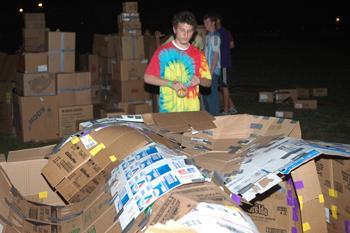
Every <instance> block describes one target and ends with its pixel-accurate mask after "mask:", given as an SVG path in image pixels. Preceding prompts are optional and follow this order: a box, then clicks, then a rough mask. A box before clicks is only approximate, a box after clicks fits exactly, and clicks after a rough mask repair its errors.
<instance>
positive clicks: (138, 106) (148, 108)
mask: <svg viewBox="0 0 350 233" xmlns="http://www.w3.org/2000/svg"><path fill="white" fill-rule="evenodd" d="M118 108H120V109H123V111H124V112H125V113H127V114H143V113H151V112H152V103H151V102H148V103H147V102H145V103H118Z"/></svg>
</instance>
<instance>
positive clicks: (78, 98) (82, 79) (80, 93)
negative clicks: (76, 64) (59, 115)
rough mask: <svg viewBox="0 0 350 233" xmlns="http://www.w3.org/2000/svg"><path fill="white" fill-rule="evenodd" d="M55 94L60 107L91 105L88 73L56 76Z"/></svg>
mask: <svg viewBox="0 0 350 233" xmlns="http://www.w3.org/2000/svg"><path fill="white" fill-rule="evenodd" d="M57 94H58V105H59V106H60V107H64V106H73V105H84V104H91V74H90V72H76V73H59V74H57Z"/></svg>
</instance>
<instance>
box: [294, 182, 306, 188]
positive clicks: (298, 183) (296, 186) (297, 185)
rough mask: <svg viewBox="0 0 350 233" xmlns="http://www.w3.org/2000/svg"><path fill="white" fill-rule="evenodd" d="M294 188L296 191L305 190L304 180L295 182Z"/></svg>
mask: <svg viewBox="0 0 350 233" xmlns="http://www.w3.org/2000/svg"><path fill="white" fill-rule="evenodd" d="M294 186H295V189H302V188H304V182H303V181H302V180H299V181H295V182H294Z"/></svg>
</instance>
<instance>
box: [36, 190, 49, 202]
mask: <svg viewBox="0 0 350 233" xmlns="http://www.w3.org/2000/svg"><path fill="white" fill-rule="evenodd" d="M38 196H39V199H40V200H42V199H46V198H47V192H46V191H43V192H39V193H38Z"/></svg>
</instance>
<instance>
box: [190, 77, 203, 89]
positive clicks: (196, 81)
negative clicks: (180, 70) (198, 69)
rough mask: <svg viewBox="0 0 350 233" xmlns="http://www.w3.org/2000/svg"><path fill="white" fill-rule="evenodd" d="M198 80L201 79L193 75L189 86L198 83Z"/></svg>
mask: <svg viewBox="0 0 350 233" xmlns="http://www.w3.org/2000/svg"><path fill="white" fill-rule="evenodd" d="M200 82H201V80H200V79H199V77H197V76H193V78H192V80H191V87H192V86H197V85H199V84H200Z"/></svg>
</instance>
